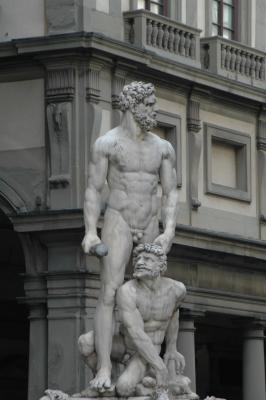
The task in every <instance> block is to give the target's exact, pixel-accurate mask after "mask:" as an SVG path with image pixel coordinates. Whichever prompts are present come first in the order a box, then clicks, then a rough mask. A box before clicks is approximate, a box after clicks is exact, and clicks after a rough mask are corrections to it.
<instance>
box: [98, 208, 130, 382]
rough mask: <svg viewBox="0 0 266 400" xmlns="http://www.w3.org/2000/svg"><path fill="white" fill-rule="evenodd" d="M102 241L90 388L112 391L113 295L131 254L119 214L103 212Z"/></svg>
mask: <svg viewBox="0 0 266 400" xmlns="http://www.w3.org/2000/svg"><path fill="white" fill-rule="evenodd" d="M102 241H103V243H105V244H106V245H107V246H108V255H107V256H106V257H103V258H102V263H101V290H100V295H99V299H98V304H97V308H96V315H95V348H96V353H97V371H98V372H97V374H96V377H95V378H94V379H93V380H92V381H91V386H92V387H94V388H97V389H99V390H104V389H105V388H110V387H111V360H110V353H111V345H112V336H113V333H112V324H113V308H114V302H115V294H116V290H117V289H118V288H119V287H120V286H121V285H122V283H123V281H124V274H125V267H126V264H127V263H128V261H129V258H130V254H131V250H132V236H131V232H130V229H129V227H128V225H127V224H126V222H125V221H124V219H123V218H122V217H121V215H120V214H119V213H118V212H115V211H111V210H108V211H107V212H106V214H105V219H104V226H103V230H102Z"/></svg>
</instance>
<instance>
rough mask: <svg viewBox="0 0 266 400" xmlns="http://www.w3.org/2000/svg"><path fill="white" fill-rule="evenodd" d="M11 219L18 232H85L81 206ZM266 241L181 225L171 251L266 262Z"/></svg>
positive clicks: (80, 233)
mask: <svg viewBox="0 0 266 400" xmlns="http://www.w3.org/2000/svg"><path fill="white" fill-rule="evenodd" d="M9 218H10V219H11V221H12V223H13V225H14V229H15V231H17V232H20V233H23V232H24V233H25V232H39V234H44V233H45V232H54V234H57V235H59V236H62V234H63V233H64V234H67V232H69V231H71V230H72V231H73V230H75V231H76V232H77V233H78V235H80V236H81V238H82V235H83V233H84V222H83V212H82V210H81V209H75V210H58V211H43V212H33V213H21V214H19V215H12V216H9ZM102 224H103V218H102V217H101V218H100V221H99V224H98V227H99V228H101V227H102ZM63 231H64V232H63ZM77 239H78V238H77ZM265 243H266V242H265V241H262V240H254V239H249V238H245V237H243V236H240V235H230V234H227V233H220V232H215V231H211V230H207V229H200V228H195V227H192V226H187V225H181V224H178V225H177V226H176V234H175V238H174V240H173V250H172V252H171V254H173V255H174V254H175V246H177V247H176V248H177V255H178V246H185V247H187V248H188V247H190V248H195V249H201V250H203V251H205V250H206V251H211V252H220V253H224V254H225V253H227V254H229V255H233V256H243V257H250V258H257V259H259V260H260V261H261V262H262V263H264V260H266V244H265ZM253 267H254V265H253V266H251V268H253Z"/></svg>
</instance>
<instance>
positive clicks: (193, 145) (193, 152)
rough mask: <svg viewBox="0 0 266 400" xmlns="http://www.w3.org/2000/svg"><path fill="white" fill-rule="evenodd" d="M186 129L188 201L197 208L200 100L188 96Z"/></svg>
mask: <svg viewBox="0 0 266 400" xmlns="http://www.w3.org/2000/svg"><path fill="white" fill-rule="evenodd" d="M187 129H188V132H189V154H190V160H189V161H190V168H189V171H190V201H191V207H192V208H193V209H194V210H198V208H199V207H200V206H201V202H200V201H199V200H198V183H199V162H200V156H201V153H202V137H201V135H200V134H199V132H200V130H201V121H200V102H199V101H198V100H194V99H192V98H190V99H189V100H188V113H187Z"/></svg>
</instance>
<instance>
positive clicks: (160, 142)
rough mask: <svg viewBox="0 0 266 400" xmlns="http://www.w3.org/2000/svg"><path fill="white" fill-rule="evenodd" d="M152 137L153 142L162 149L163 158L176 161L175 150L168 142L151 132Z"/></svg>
mask: <svg viewBox="0 0 266 400" xmlns="http://www.w3.org/2000/svg"><path fill="white" fill-rule="evenodd" d="M150 135H151V138H152V140H153V141H154V142H155V143H156V144H157V146H158V147H159V148H160V150H161V152H162V156H163V158H170V159H175V150H174V148H173V146H172V145H171V143H170V142H169V141H168V140H165V139H163V138H161V137H160V136H158V135H156V134H155V133H152V132H150Z"/></svg>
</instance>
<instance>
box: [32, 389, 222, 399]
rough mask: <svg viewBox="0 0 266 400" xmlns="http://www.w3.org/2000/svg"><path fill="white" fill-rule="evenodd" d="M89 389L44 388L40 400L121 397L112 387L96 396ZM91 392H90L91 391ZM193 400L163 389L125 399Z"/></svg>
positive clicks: (192, 397)
mask: <svg viewBox="0 0 266 400" xmlns="http://www.w3.org/2000/svg"><path fill="white" fill-rule="evenodd" d="M88 394H89V390H87V391H83V392H82V393H79V394H76V395H73V396H69V395H68V394H66V393H64V392H62V391H61V390H46V391H45V396H43V397H42V398H41V399H40V400H84V398H85V399H90V400H99V398H101V400H120V399H121V397H117V396H115V392H114V388H112V390H110V391H108V392H104V393H102V394H101V395H99V393H97V396H95V397H94V396H88ZM91 394H92V393H91ZM169 399H170V400H173V399H177V400H195V399H198V400H199V397H198V396H197V395H196V394H195V393H192V392H191V393H190V394H188V393H187V394H179V395H174V396H173V394H172V395H170V396H169V393H168V392H167V391H164V390H161V391H160V390H157V391H155V392H154V393H153V395H146V396H145V395H143V396H131V397H128V398H127V400H169ZM204 400H226V399H221V398H218V397H215V396H207V397H206V398H205V399H204Z"/></svg>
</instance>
